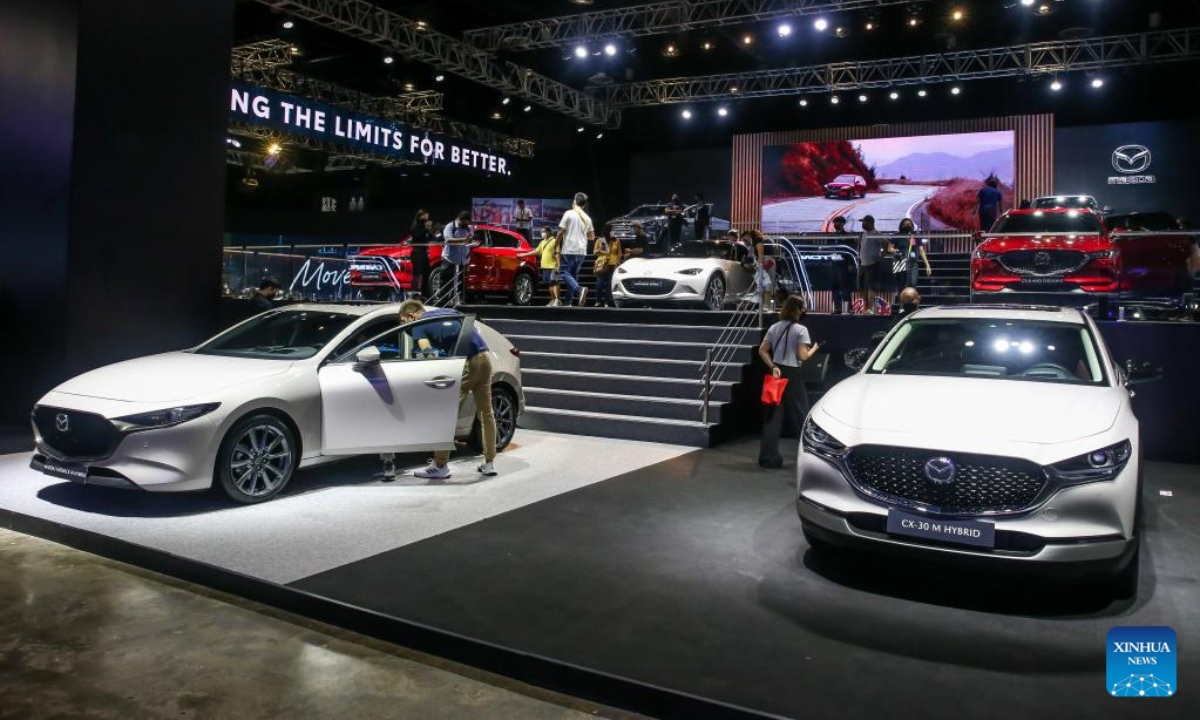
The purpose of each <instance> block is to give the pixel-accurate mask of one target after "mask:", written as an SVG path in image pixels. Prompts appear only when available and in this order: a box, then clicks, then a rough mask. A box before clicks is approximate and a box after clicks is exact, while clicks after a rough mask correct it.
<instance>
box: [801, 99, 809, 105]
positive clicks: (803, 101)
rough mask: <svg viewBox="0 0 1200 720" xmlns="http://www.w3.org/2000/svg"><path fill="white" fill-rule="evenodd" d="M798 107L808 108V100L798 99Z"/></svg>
mask: <svg viewBox="0 0 1200 720" xmlns="http://www.w3.org/2000/svg"><path fill="white" fill-rule="evenodd" d="M800 107H808V100H806V99H804V98H800Z"/></svg>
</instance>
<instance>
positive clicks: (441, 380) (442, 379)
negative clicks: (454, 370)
mask: <svg viewBox="0 0 1200 720" xmlns="http://www.w3.org/2000/svg"><path fill="white" fill-rule="evenodd" d="M425 384H426V385H428V386H429V387H431V388H437V389H438V390H444V389H446V388H448V387H454V378H451V377H446V376H445V375H441V376H438V377H435V378H430V379H428V380H426V381H425Z"/></svg>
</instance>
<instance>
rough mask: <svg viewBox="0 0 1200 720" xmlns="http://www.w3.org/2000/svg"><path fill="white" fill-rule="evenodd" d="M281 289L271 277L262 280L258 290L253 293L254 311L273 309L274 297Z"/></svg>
mask: <svg viewBox="0 0 1200 720" xmlns="http://www.w3.org/2000/svg"><path fill="white" fill-rule="evenodd" d="M281 290H283V288H282V287H280V286H279V283H277V282H275V281H274V280H272V279H271V278H267V279H266V280H263V281H262V282H261V283H259V285H258V290H257V291H256V292H255V293H254V299H253V303H254V311H255V312H266V311H267V310H274V309H275V297H276V296H277V295H279V291H281Z"/></svg>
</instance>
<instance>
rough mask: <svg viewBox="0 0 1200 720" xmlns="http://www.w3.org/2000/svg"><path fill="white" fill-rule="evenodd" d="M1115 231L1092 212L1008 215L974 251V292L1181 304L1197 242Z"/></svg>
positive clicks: (1183, 236)
mask: <svg viewBox="0 0 1200 720" xmlns="http://www.w3.org/2000/svg"><path fill="white" fill-rule="evenodd" d="M1119 217H1120V218H1128V217H1129V216H1119ZM1112 227H1113V228H1114V229H1111V230H1110V224H1109V220H1108V219H1106V218H1104V217H1102V216H1101V215H1100V214H1098V213H1097V212H1095V211H1093V210H1088V209H1082V210H1077V209H1065V208H1057V209H1049V210H1036V209H1027V210H1010V211H1008V212H1006V213H1004V214H1003V215H1002V216H1000V219H999V220H997V221H996V225H995V227H994V228H993V229H992V232H991V233H989V234H987V235H985V236H983V237H984V240H983V241H982V242H981V243H980V244H979V246H978V247H977V248H976V249H975V252H974V255H973V257H972V260H971V291H972V293H973V294H974V295H976V296H980V295H988V294H996V293H1017V292H1030V293H1077V294H1099V295H1111V296H1119V297H1178V296H1180V295H1182V294H1183V293H1185V292H1188V291H1189V290H1190V289H1191V284H1192V279H1191V275H1190V274H1189V272H1188V258H1189V257H1190V256H1191V253H1192V247H1193V245H1194V242H1195V241H1194V240H1193V238H1192V236H1190V235H1187V234H1181V233H1171V232H1149V233H1147V232H1144V231H1142V230H1141V229H1140V226H1139V225H1137V224H1135V225H1133V226H1122V225H1119V224H1116V223H1114V224H1113V225H1112Z"/></svg>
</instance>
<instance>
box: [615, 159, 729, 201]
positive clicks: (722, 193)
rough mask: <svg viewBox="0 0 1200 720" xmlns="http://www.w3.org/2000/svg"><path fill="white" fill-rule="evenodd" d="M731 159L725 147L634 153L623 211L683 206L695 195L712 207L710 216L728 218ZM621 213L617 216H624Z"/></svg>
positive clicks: (630, 163) (630, 162)
mask: <svg viewBox="0 0 1200 720" xmlns="http://www.w3.org/2000/svg"><path fill="white" fill-rule="evenodd" d="M730 168H731V158H730V155H729V148H728V147H719V148H704V149H699V150H663V151H655V152H639V153H634V154H633V155H632V156H630V158H629V201H628V203H627V205H628V207H627V208H625V210H629V209H632V208H634V207H637V206H638V205H641V204H643V203H655V202H660V201H666V200H668V199H670V197H671V194H672V193H679V199H680V200H681V201H683V202H684V203H690V202H692V197H693V196H694V195H695V194H696V193H698V192H699V193H703V194H704V200H705V201H706V202H708V203H711V204H712V215H713V217H718V218H727V217H729V197H730V195H731V194H732V186H731V185H730ZM625 210H621V211H620V212H624V211H625Z"/></svg>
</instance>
